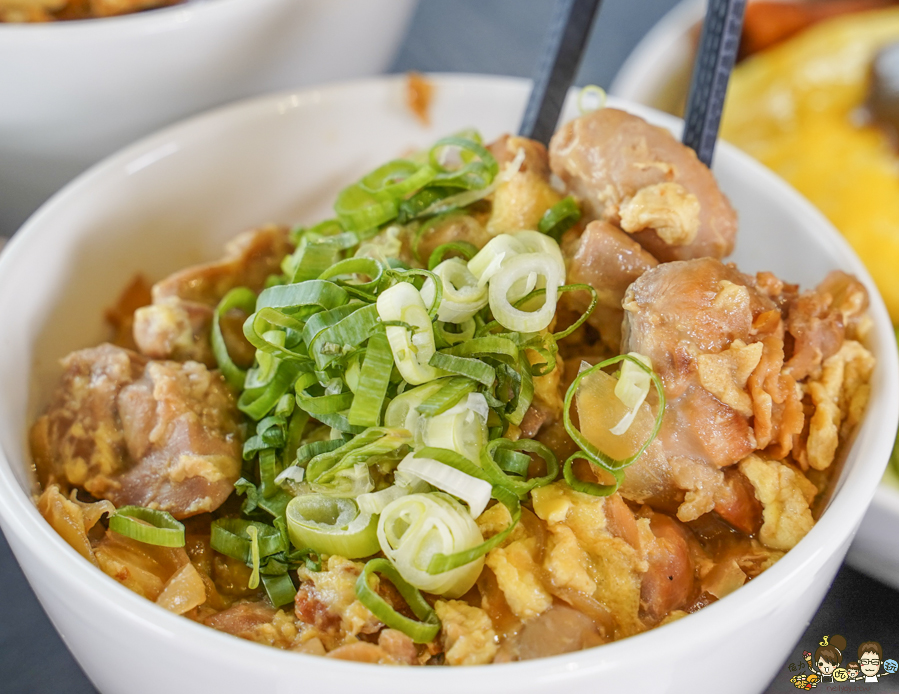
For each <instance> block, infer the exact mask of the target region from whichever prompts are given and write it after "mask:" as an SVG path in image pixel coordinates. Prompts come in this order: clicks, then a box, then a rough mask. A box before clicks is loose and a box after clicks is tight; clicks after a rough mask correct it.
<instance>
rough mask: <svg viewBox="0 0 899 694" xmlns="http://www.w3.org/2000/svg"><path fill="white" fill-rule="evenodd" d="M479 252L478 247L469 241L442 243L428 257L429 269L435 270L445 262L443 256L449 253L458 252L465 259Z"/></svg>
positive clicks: (469, 258)
mask: <svg viewBox="0 0 899 694" xmlns="http://www.w3.org/2000/svg"><path fill="white" fill-rule="evenodd" d="M477 252H478V247H477V246H475V245H474V244H473V243H469V242H468V241H451V242H450V243H444V244H441V245H439V246H437V248H435V249H434V250H433V251H431V257H430V258H428V270H433V269H434V268H435V267H437V266H438V265H439V264H440V263H441V262H443V258H444V256H445V255H446V254H447V253H458V254H459V255H460V256H462V257H463V258H464V259H465V260H471V259H472V258H474V256H475V255H476V254H477Z"/></svg>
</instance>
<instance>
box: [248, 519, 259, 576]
mask: <svg viewBox="0 0 899 694" xmlns="http://www.w3.org/2000/svg"><path fill="white" fill-rule="evenodd" d="M246 533H247V537H249V538H250V560H251V562H252V567H253V573H252V574H250V580H249V582H248V583H247V588H249V589H250V590H255V589H256V588H258V587H259V530H258V529H257V528H256V527H255V526H253V525H251V526H249V527H248V528H247V529H246Z"/></svg>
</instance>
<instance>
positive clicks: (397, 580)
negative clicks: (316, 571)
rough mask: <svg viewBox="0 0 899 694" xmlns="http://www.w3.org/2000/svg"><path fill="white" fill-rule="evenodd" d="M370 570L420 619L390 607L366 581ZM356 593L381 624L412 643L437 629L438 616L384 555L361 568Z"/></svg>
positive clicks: (431, 635)
mask: <svg viewBox="0 0 899 694" xmlns="http://www.w3.org/2000/svg"><path fill="white" fill-rule="evenodd" d="M372 573H380V574H383V575H384V576H386V577H387V578H388V580H389V581H390V582H391V583H392V584H393V585H394V587H395V588H396V589H397V591H399V594H400V595H402V596H403V599H404V600H405V601H406V604H407V605H409V609H411V610H412V613H413V614H414V615H415V616H416V617H418V618H419V619H420V620H422V621H420V622H418V621H415V620H414V619H409V617H406V616H404V615H401V614H400V613H399V612H397V611H396V610H395V609H393V608H392V607H391V606H390V605H388V604H387V602H386V601H385V600H384V598H382V597H381V596H380V595H378V594H377V593H376V592H375V591H374V590H372V588H371V586H370V585H369V583H368V578H369V576H371V574H372ZM356 597H357V598H359V602H361V603H362V604H363V605H365V607H367V608H368V609H369V611H370V612H371V613H372V614H373V615H374V616H375V617H377V618H378V619H380V620H381V621H382V622H383V623H384V624H385V625H387V626H388V627H390V628H391V629H397V630H399V631H401V632H403V633H404V634H405V635H406V636H408V637H409V638H411V639H412V640H413V641H414V642H415V643H428V642H430V641H433V640H434V639H435V638H436V637H437V634H438V633H439V631H440V620H439V619H437V614H436V613H435V612H434V610H433V608H432V607H431V606H430V605H429V604H428V602H427V601H426V600H425V599H424V597H422V595H421V593H420V592H418V590H416V589H415V588H413V587H412V586H411V585H409V584H408V583H407V582H406V581H404V580H403V578H402V576H400V574H399V572H398V571H397V570H396V568H395V567H394V566H393V565H392V564H391V563H390V562H389V561H387V560H386V559H372V560H370V561H369V562H368V563H367V564H366V565H365V566H364V567H363V569H362V573H361V574H359V578H358V579H357V580H356Z"/></svg>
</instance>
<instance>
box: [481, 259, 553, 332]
mask: <svg viewBox="0 0 899 694" xmlns="http://www.w3.org/2000/svg"><path fill="white" fill-rule="evenodd" d="M532 273H534V274H536V275H538V276H542V277H543V278H544V280H545V285H546V295H545V297H544V302H543V306H541V307H540V308H539V309H537V310H536V311H523V310H521V309H519V308H515V307H514V306H513V305H512V304H511V301H515V300H516V297H515V296H511V298H510V295H512V293H513V290H515V289H516V287H515V284H516V283H517V282H520V281H527V279H528V277H529V275H531V274H532ZM563 281H564V278H563V277H562V275H561V274H560V272H559V266H558V264H557V263H556V261H555V260H554V259H552V258H551V257H549V256H546V255H542V254H538V253H523V254H521V255H516V256H514V257H513V258H510V259H509V260H506V261H505V262H503V264H502V268H501V269H500V271H499V272H498V273H497V274H496V275H494V276H493V277H492V278H491V280H490V310H491V311H492V312H493V317H494V318H495V319H496V320H497V321H498V322H499V324H500V325H502V326H503V327H504V328H506V329H507V330H514V331H518V332H527V333H530V332H538V331H540V330H543V329H544V328H546V327H547V326H548V325H549V324H550V323H551V322H552V319H553V316H554V315H555V313H556V302H557V301H558V297H559V287H560V286H562V283H563ZM515 293H517V292H515ZM517 298H521V297H520V296H519V297H517Z"/></svg>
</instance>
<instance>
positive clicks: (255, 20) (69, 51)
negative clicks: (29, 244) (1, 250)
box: [0, 0, 414, 236]
mask: <svg viewBox="0 0 899 694" xmlns="http://www.w3.org/2000/svg"><path fill="white" fill-rule="evenodd" d="M413 6H414V4H413V0H366V1H365V2H358V1H357V0H192V1H191V2H188V3H185V4H179V5H176V6H173V7H168V8H163V9H156V10H152V11H147V12H143V13H139V14H135V15H127V16H122V17H112V18H103V19H95V20H83V21H76V22H57V23H51V24H28V25H23V24H0V66H3V67H0V94H2V95H3V98H2V99H0V235H5V236H8V235H11V234H12V233H13V232H14V231H15V230H16V229H17V228H18V227H19V225H21V224H22V222H24V221H25V219H26V218H27V216H28V215H29V214H30V213H31V212H33V211H34V210H35V209H36V208H37V207H38V205H39V204H40V203H41V202H43V201H44V200H45V199H46V198H47V197H49V196H50V195H51V194H52V193H53V192H55V191H56V190H58V189H59V188H60V187H61V186H62V185H63V184H65V183H66V182H67V181H69V180H70V179H71V178H72V177H73V176H75V175H76V174H78V173H80V172H81V171H83V170H84V169H85V168H87V167H88V166H89V165H90V164H93V163H94V162H96V161H97V160H99V159H100V158H101V157H104V156H106V155H107V154H110V153H112V152H113V151H115V150H116V149H118V148H119V147H123V146H124V145H126V144H127V143H129V142H131V141H133V140H134V139H136V138H138V137H140V136H141V135H145V134H147V133H149V132H151V131H152V130H154V129H156V128H160V127H162V126H163V125H166V124H168V123H171V122H173V121H174V120H177V119H179V118H184V117H186V116H189V115H191V114H193V113H197V112H199V111H201V110H203V109H207V108H211V107H213V106H218V105H220V104H223V103H225V102H227V101H231V100H233V99H238V98H244V97H248V96H252V95H254V94H261V93H264V92H266V91H271V90H274V89H285V88H288V87H294V86H298V85H306V84H314V83H319V82H324V81H328V80H335V79H347V78H350V77H357V76H362V75H369V74H375V73H377V72H380V71H381V70H383V69H384V68H386V67H387V66H388V64H389V62H390V60H391V59H392V57H393V55H394V52H395V49H396V46H397V44H398V42H399V40H400V37H401V36H402V35H403V31H404V29H405V27H406V23H407V21H408V19H409V16H410V14H411V11H412V9H413ZM347 46H352V50H347Z"/></svg>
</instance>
